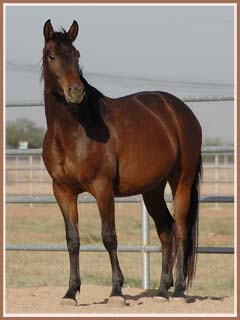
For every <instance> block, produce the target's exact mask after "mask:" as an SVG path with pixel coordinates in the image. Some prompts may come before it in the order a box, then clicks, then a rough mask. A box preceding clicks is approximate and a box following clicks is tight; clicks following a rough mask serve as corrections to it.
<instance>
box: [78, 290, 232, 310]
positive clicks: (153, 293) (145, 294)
mask: <svg viewBox="0 0 240 320" xmlns="http://www.w3.org/2000/svg"><path fill="white" fill-rule="evenodd" d="M172 295H173V292H169V294H168V298H169V301H174V298H172ZM123 297H124V299H125V301H127V303H126V306H129V305H130V304H131V301H135V302H137V301H138V300H139V304H142V303H143V302H141V299H143V298H154V297H158V294H157V290H155V289H149V290H146V291H142V292H140V293H138V294H135V295H130V294H124V295H123ZM225 298H227V296H219V297H215V296H200V295H187V294H185V295H184V299H185V302H186V303H193V302H196V301H197V300H198V301H204V300H213V301H223V300H224V299H225ZM108 300H109V299H108V298H105V299H104V300H102V301H99V302H93V303H92V304H94V305H106V304H108ZM166 301H167V300H166ZM90 305H91V304H90V303H89V304H79V306H82V307H84V306H85V307H86V306H90Z"/></svg>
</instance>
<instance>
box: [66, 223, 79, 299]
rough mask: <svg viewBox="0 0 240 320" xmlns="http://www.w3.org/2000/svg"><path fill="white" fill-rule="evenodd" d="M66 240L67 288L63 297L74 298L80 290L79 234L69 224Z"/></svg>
mask: <svg viewBox="0 0 240 320" xmlns="http://www.w3.org/2000/svg"><path fill="white" fill-rule="evenodd" d="M66 240H67V247H68V252H69V260H70V279H69V288H68V291H67V292H66V294H65V296H64V298H68V299H74V300H75V296H76V293H77V292H78V291H80V286H81V280H80V274H79V246H80V242H79V235H78V231H77V230H75V229H74V228H72V227H71V226H70V225H68V226H66Z"/></svg>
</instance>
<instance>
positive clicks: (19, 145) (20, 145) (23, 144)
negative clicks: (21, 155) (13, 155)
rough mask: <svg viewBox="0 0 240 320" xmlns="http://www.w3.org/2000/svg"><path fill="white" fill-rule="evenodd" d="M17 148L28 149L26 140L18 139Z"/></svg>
mask: <svg viewBox="0 0 240 320" xmlns="http://www.w3.org/2000/svg"><path fill="white" fill-rule="evenodd" d="M18 149H21V150H26V149H28V142H27V141H19V143H18Z"/></svg>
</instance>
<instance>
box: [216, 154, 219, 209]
mask: <svg viewBox="0 0 240 320" xmlns="http://www.w3.org/2000/svg"><path fill="white" fill-rule="evenodd" d="M218 181H219V154H218V153H216V154H215V194H216V195H218V194H219V186H218V184H219V182H218ZM215 209H219V205H218V203H215Z"/></svg>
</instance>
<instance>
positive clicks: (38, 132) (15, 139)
mask: <svg viewBox="0 0 240 320" xmlns="http://www.w3.org/2000/svg"><path fill="white" fill-rule="evenodd" d="M44 133H45V130H44V129H43V128H40V127H38V126H37V125H36V124H35V123H34V122H33V121H31V120H28V119H25V118H22V119H17V120H16V121H14V122H12V121H8V122H7V124H6V144H7V145H9V146H10V147H12V148H18V146H19V142H20V141H27V142H28V147H29V148H41V147H42V143H43V138H44Z"/></svg>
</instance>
